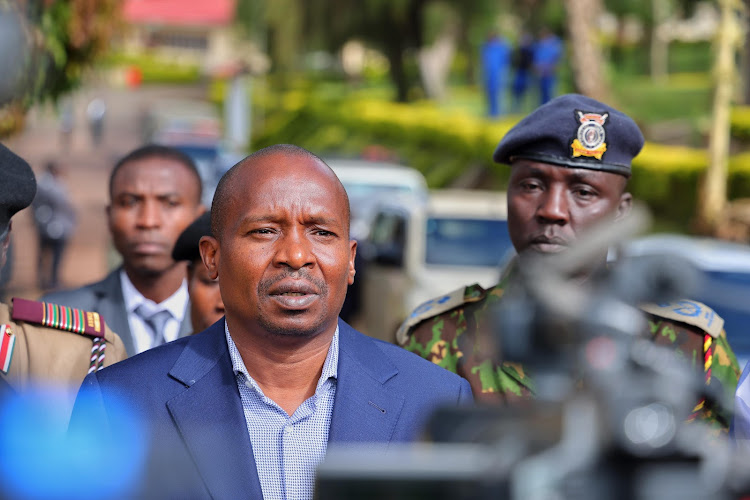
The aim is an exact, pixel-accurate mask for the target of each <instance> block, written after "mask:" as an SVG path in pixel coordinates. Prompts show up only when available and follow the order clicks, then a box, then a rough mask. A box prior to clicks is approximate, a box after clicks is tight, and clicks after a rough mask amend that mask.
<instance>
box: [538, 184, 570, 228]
mask: <svg viewBox="0 0 750 500" xmlns="http://www.w3.org/2000/svg"><path fill="white" fill-rule="evenodd" d="M536 216H537V218H538V219H540V220H541V221H542V222H546V223H548V224H550V223H551V224H567V223H568V221H569V218H570V213H569V211H568V198H567V196H566V193H565V190H564V189H563V188H558V187H551V188H550V189H548V190H547V192H546V193H545V196H544V197H543V198H542V199H541V200H540V204H539V207H538V208H537V211H536Z"/></svg>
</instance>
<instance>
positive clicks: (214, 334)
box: [167, 321, 262, 498]
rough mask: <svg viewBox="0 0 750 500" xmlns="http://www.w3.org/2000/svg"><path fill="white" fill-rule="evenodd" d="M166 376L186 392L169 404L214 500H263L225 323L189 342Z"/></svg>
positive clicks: (213, 327) (173, 417)
mask: <svg viewBox="0 0 750 500" xmlns="http://www.w3.org/2000/svg"><path fill="white" fill-rule="evenodd" d="M169 375H170V376H171V377H173V378H175V379H177V380H178V381H180V382H182V383H183V384H185V386H186V389H185V391H183V392H182V393H180V394H179V395H177V396H176V397H174V398H172V399H170V400H169V401H168V402H167V408H168V409H169V412H170V414H171V415H172V419H173V420H174V422H175V424H176V425H177V427H178V429H179V431H180V434H181V436H182V438H183V440H184V442H185V444H186V446H187V448H188V450H189V451H190V454H191V455H192V457H193V460H194V461H195V463H196V465H197V466H198V469H199V471H200V473H201V476H202V477H203V481H204V482H205V484H206V487H207V488H208V490H209V492H210V493H211V496H212V497H213V498H236V497H237V495H241V496H242V497H245V498H262V492H261V488H260V481H259V480H258V472H257V469H256V467H255V459H254V457H253V451H252V445H251V443H250V436H249V435H248V432H247V424H246V422H245V415H244V413H243V410H242V403H241V400H240V395H239V391H238V390H237V382H236V380H235V376H234V372H233V370H232V362H231V359H230V357H229V351H228V350H227V345H226V340H225V337H224V322H223V321H220V322H218V323H216V324H214V325H213V326H211V327H210V328H209V329H208V330H206V331H205V332H203V333H201V334H200V335H197V336H195V337H193V338H191V341H190V342H189V343H188V344H187V345H186V347H185V350H184V351H183V352H182V354H181V355H180V357H179V358H178V359H177V362H176V363H175V365H174V366H173V367H172V369H171V370H170V372H169Z"/></svg>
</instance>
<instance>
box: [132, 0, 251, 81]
mask: <svg viewBox="0 0 750 500" xmlns="http://www.w3.org/2000/svg"><path fill="white" fill-rule="evenodd" d="M235 4H236V0H124V1H123V4H122V9H123V18H124V19H125V21H126V22H127V23H128V24H129V25H130V28H131V29H130V31H129V33H128V36H127V37H126V39H125V49H126V51H128V52H131V53H140V52H144V51H147V52H149V53H152V54H157V55H160V56H162V57H163V58H164V59H165V60H169V61H173V62H181V63H186V64H198V65H199V66H200V67H201V68H202V70H203V71H204V72H207V73H213V72H215V71H216V68H221V67H223V66H225V65H226V64H228V63H231V62H233V61H236V60H237V58H238V56H239V55H240V54H239V50H240V48H239V45H238V41H237V40H236V38H235V37H234V35H233V30H232V22H233V21H234V16H235V7H236V5H235Z"/></svg>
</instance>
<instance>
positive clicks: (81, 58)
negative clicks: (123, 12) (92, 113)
mask: <svg viewBox="0 0 750 500" xmlns="http://www.w3.org/2000/svg"><path fill="white" fill-rule="evenodd" d="M120 7H121V6H120V0H0V17H1V18H2V19H4V20H5V22H11V23H16V26H17V27H18V29H17V30H16V31H15V32H14V33H13V34H11V35H9V38H8V40H6V42H8V41H9V43H11V44H12V45H10V46H9V45H7V44H6V45H5V46H4V47H3V48H2V49H4V50H5V51H6V52H9V51H11V50H15V51H16V54H15V56H14V57H13V61H12V67H11V68H6V73H5V74H4V76H3V77H0V79H2V80H3V83H5V84H6V85H0V88H2V89H4V90H6V91H7V92H0V137H2V136H5V135H9V134H10V133H12V132H14V131H16V130H18V128H19V127H21V126H22V124H23V116H24V114H25V112H26V110H28V108H29V107H30V106H31V105H32V104H33V103H34V102H37V101H40V100H44V99H52V100H55V99H57V98H58V97H59V96H60V95H62V94H63V93H65V92H68V91H69V90H71V89H72V88H73V87H75V86H76V85H78V84H79V83H80V81H81V78H82V77H83V75H84V71H85V69H86V68H87V67H89V66H90V65H91V64H92V62H93V61H94V60H95V59H96V57H97V56H99V55H100V54H101V53H102V52H104V51H105V50H106V49H107V47H108V44H109V41H110V40H111V38H112V37H113V36H114V34H115V33H116V32H117V30H118V28H119V27H120V22H119V19H120ZM11 47H12V48H11ZM2 49H0V50H2ZM0 59H2V57H0ZM9 79H10V80H13V81H10V82H9Z"/></svg>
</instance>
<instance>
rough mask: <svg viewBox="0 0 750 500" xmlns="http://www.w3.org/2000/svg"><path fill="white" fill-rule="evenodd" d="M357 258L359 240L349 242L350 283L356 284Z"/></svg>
mask: <svg viewBox="0 0 750 500" xmlns="http://www.w3.org/2000/svg"><path fill="white" fill-rule="evenodd" d="M356 256H357V240H349V278H348V283H349V284H350V285H353V284H354V275H355V274H356V273H357V270H356V269H354V257H356Z"/></svg>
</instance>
